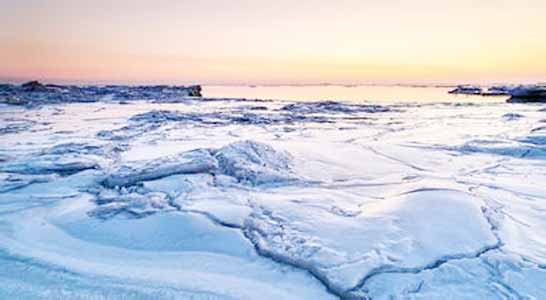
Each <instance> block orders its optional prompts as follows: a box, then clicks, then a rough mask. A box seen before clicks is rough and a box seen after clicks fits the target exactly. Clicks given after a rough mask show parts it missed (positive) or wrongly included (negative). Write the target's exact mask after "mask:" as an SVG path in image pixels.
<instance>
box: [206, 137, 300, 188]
mask: <svg viewBox="0 0 546 300" xmlns="http://www.w3.org/2000/svg"><path fill="white" fill-rule="evenodd" d="M214 157H215V158H216V159H217V160H218V167H219V169H220V171H221V172H222V173H223V174H225V175H228V176H232V177H234V178H236V179H237V180H238V181H240V182H245V183H249V184H251V185H259V184H264V183H268V184H271V183H277V182H286V181H289V180H293V179H294V176H293V174H292V173H291V172H290V161H291V156H290V155H289V154H288V153H287V152H284V151H277V150H275V149H273V147H271V146H269V145H266V144H262V143H258V142H254V141H243V142H237V143H233V144H230V145H228V146H226V147H223V148H221V149H219V150H218V151H216V152H215V155H214Z"/></svg>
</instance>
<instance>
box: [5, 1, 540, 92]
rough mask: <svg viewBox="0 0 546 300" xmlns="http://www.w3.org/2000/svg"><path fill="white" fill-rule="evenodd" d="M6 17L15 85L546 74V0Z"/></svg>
mask: <svg viewBox="0 0 546 300" xmlns="http://www.w3.org/2000/svg"><path fill="white" fill-rule="evenodd" d="M0 19H1V20H2V26H0V45H1V46H0V80H4V81H6V80H7V81H9V80H27V79H40V80H43V81H50V82H51V81H58V82H76V83H105V82H112V83H180V84H184V83H205V84H207V83H209V84H236V83H269V84H274V83H318V82H332V83H367V82H378V83H396V82H400V83H423V82H434V83H456V82H536V81H546V38H545V37H546V1H544V0H483V1H476V0H457V1H455V0H445V1H438V0H413V1H411V0H406V1H405V0H339V1H312V0H301V1H289V0H277V1H263V0H253V1H251V0H248V1H243V0H231V1H227V0H216V1H213V0H199V1H198V0H193V1H166V0H155V1H138V0H133V1H130V0H117V1H106V0H99V1H83V0H81V1H78V0H72V1H70V0H18V1H0Z"/></svg>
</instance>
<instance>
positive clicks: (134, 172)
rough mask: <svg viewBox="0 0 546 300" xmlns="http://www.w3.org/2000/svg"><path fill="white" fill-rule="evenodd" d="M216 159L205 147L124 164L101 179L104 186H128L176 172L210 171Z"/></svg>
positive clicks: (214, 166) (214, 165) (213, 167)
mask: <svg viewBox="0 0 546 300" xmlns="http://www.w3.org/2000/svg"><path fill="white" fill-rule="evenodd" d="M215 168H216V160H215V159H214V158H213V157H212V156H211V154H210V152H209V151H208V150H205V149H197V150H194V151H189V152H183V153H180V154H177V155H171V156H167V157H163V158H160V159H156V160H151V161H145V162H135V163H132V164H126V165H123V166H121V167H120V168H118V169H117V170H115V171H113V172H112V173H110V174H109V175H108V176H107V177H106V179H105V180H104V181H103V185H104V186H106V187H110V188H112V187H116V186H128V185H133V184H135V183H137V182H140V181H147V180H154V179H159V178H163V177H167V176H171V175H176V174H192V173H204V172H211V171H213V170H214V169H215Z"/></svg>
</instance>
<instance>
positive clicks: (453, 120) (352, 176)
mask: <svg viewBox="0 0 546 300" xmlns="http://www.w3.org/2000/svg"><path fill="white" fill-rule="evenodd" d="M447 90H448V88H442V87H425V88H423V87H400V86H366V87H332V86H320V87H316V86H315V87H287V86H285V87H228V86H205V87H204V88H203V94H204V96H205V97H206V98H203V99H200V98H191V97H188V98H181V99H178V101H177V102H174V103H164V102H157V101H153V100H145V101H144V100H142V101H130V102H126V101H113V100H105V101H100V102H93V103H70V104H54V105H42V106H36V107H24V106H12V105H0V299H29V300H30V299H32V300H34V299H109V300H110V299H146V300H147V299H234V300H235V299H237V300H242V299H250V300H258V299H260V300H262V299H264V300H266V299H272V300H273V299H274V300H278V299H309V300H317V299H324V300H326V299H441V300H447V299H546V285H545V284H544V283H545V282H546V184H545V182H546V105H544V104H542V105H540V104H508V103H505V100H506V99H505V98H503V97H500V98H499V97H471V96H453V95H448V94H447V93H446V92H447ZM242 98H244V99H242ZM264 99H274V100H264Z"/></svg>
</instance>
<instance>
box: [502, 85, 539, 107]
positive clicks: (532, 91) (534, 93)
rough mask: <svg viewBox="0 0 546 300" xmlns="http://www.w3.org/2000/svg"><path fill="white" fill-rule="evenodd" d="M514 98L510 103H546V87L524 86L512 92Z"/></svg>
mask: <svg viewBox="0 0 546 300" xmlns="http://www.w3.org/2000/svg"><path fill="white" fill-rule="evenodd" d="M510 96H512V97H511V98H510V99H509V100H508V102H512V103H520V102H546V86H544V85H522V86H518V87H516V88H514V89H512V90H511V91H510Z"/></svg>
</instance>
